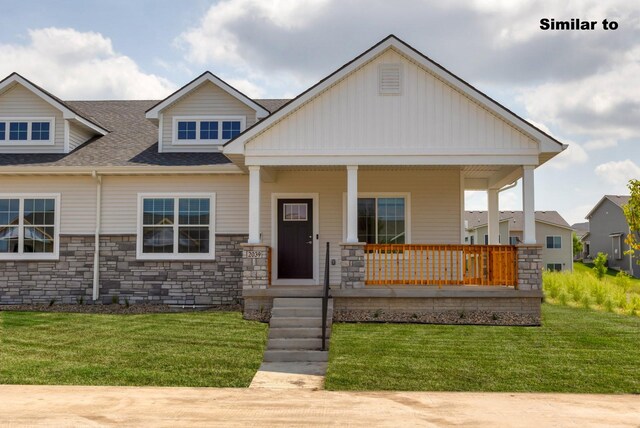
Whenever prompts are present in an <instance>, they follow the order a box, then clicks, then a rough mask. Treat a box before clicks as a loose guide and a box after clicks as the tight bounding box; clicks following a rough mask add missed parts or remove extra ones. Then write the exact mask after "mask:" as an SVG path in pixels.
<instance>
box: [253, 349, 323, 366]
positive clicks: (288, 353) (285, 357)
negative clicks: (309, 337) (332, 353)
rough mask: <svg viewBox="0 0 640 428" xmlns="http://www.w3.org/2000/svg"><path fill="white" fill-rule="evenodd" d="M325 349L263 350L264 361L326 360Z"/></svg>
mask: <svg viewBox="0 0 640 428" xmlns="http://www.w3.org/2000/svg"><path fill="white" fill-rule="evenodd" d="M328 359H329V353H328V352H327V351H306V350H267V351H265V352H264V362H265V363H277V362H290V361H291V362H310V361H321V362H324V361H328Z"/></svg>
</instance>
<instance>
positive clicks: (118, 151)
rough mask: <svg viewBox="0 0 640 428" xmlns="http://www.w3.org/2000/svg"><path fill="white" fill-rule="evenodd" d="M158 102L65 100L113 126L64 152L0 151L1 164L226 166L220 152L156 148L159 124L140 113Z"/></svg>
mask: <svg viewBox="0 0 640 428" xmlns="http://www.w3.org/2000/svg"><path fill="white" fill-rule="evenodd" d="M263 101H264V102H265V105H267V106H269V107H270V108H274V109H277V106H278V105H281V104H282V100H263ZM157 103H158V100H149V101H139V100H138V101H132V100H126V101H122V100H120V101H118V100H113V101H64V104H65V105H66V106H68V107H69V108H70V109H73V110H74V111H76V112H77V113H78V114H80V115H82V116H83V117H90V118H92V119H93V120H95V121H97V122H98V123H100V124H102V125H103V126H104V127H106V128H108V129H111V130H112V131H111V132H109V133H108V134H107V135H104V136H97V137H95V138H93V139H91V140H89V141H87V142H86V143H84V144H82V145H81V146H79V147H77V148H76V149H75V150H73V151H72V152H70V153H66V154H65V153H59V154H54V153H49V154H45V153H22V154H20V153H0V170H1V171H2V172H7V171H15V170H17V169H27V170H37V171H38V172H42V173H45V172H46V171H51V170H52V168H63V169H73V170H76V169H78V170H89V169H94V168H119V167H135V168H148V167H151V168H153V167H185V168H189V167H205V166H213V165H215V166H221V165H226V166H228V167H231V161H230V160H229V159H228V158H227V157H226V156H224V155H223V154H222V153H215V152H213V153H210V152H205V153H199V152H198V153H158V126H157V125H156V124H154V123H153V122H151V121H150V120H147V119H146V118H145V111H146V110H148V109H149V107H151V106H153V105H155V104H157ZM234 168H235V167H234Z"/></svg>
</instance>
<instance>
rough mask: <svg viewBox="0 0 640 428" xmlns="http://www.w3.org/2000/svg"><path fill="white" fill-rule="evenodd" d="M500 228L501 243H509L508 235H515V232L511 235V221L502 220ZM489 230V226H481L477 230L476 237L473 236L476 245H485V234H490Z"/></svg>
mask: <svg viewBox="0 0 640 428" xmlns="http://www.w3.org/2000/svg"><path fill="white" fill-rule="evenodd" d="M499 229H500V232H499V234H500V244H503V245H509V238H508V236H513V234H511V235H509V222H508V221H501V222H500V227H499ZM488 230H489V229H488V227H487V226H481V227H479V228H477V229H476V230H475V237H474V238H473V239H474V240H475V241H474V243H475V245H484V235H488V234H489V231H488Z"/></svg>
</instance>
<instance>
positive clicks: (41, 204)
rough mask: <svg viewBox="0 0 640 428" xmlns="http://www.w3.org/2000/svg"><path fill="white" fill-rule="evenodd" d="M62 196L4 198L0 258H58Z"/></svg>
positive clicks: (0, 205) (0, 206)
mask: <svg viewBox="0 0 640 428" xmlns="http://www.w3.org/2000/svg"><path fill="white" fill-rule="evenodd" d="M59 209H60V203H59V195H33V196H31V195H24V196H22V195H0V259H5V260H7V259H55V258H57V257H58V244H59V243H58V220H59V214H58V213H59Z"/></svg>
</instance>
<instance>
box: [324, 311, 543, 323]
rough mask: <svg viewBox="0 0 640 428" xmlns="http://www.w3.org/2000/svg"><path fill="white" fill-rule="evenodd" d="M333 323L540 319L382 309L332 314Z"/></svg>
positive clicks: (488, 313)
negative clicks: (387, 310) (388, 310)
mask: <svg viewBox="0 0 640 428" xmlns="http://www.w3.org/2000/svg"><path fill="white" fill-rule="evenodd" d="M333 322H371V323H409V324H456V325H503V326H540V325H541V323H540V317H539V316H537V315H533V314H519V313H516V312H491V311H444V312H438V313H433V312H430V313H408V312H385V311H382V310H377V311H368V310H344V311H335V312H334V314H333Z"/></svg>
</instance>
